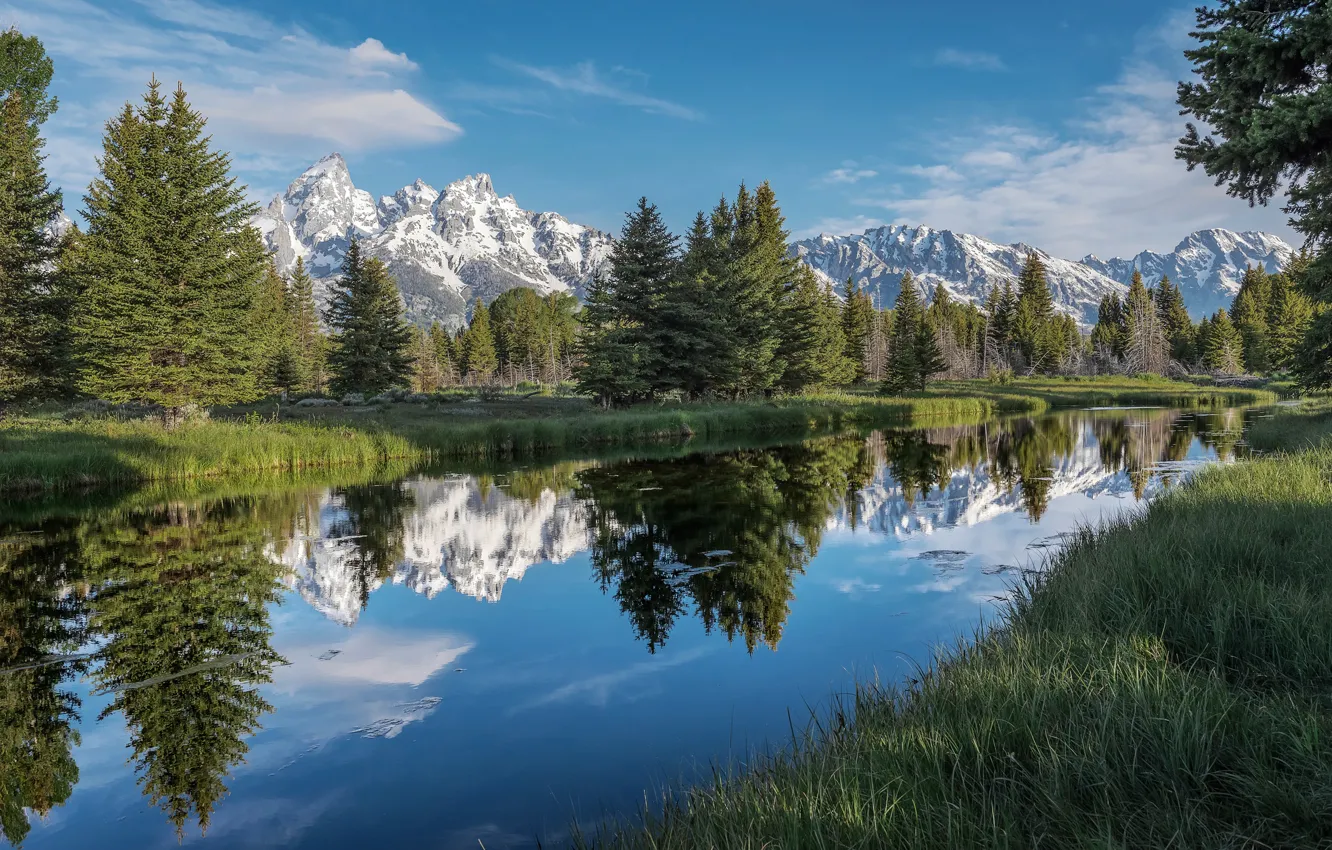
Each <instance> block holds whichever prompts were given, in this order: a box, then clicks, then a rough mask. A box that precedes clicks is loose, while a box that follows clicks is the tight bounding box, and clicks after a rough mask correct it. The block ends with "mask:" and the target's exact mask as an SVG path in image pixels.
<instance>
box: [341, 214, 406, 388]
mask: <svg viewBox="0 0 1332 850" xmlns="http://www.w3.org/2000/svg"><path fill="white" fill-rule="evenodd" d="M325 320H326V321H327V322H328V325H329V327H330V328H332V329H333V334H334V335H333V339H332V346H331V347H332V350H331V351H330V352H329V356H328V365H329V370H330V371H331V373H332V377H331V379H330V381H329V386H330V387H331V388H332V390H333V392H334V393H335V394H337V395H342V394H344V393H351V392H360V393H379V392H383V391H384V390H386V389H389V388H390V387H395V386H399V385H402V384H404V383H406V380H407V377H408V375H409V374H410V372H411V365H412V360H411V354H410V348H411V330H410V329H409V328H408V327H407V323H406V322H405V321H403V318H402V300H401V298H400V296H399V295H398V287H397V286H396V285H395V284H394V283H393V278H392V277H391V276H390V275H389V273H388V269H386V268H385V267H384V264H383V263H381V262H380V261H379V260H377V259H366V258H365V256H364V255H363V254H362V253H361V245H360V243H359V242H358V241H357V240H355V239H353V240H352V242H351V245H350V246H348V248H347V255H346V256H345V257H344V258H343V261H342V278H341V280H339V281H338V288H337V289H336V291H335V292H334V294H333V299H332V301H330V302H329V305H328V311H327V313H326V314H325Z"/></svg>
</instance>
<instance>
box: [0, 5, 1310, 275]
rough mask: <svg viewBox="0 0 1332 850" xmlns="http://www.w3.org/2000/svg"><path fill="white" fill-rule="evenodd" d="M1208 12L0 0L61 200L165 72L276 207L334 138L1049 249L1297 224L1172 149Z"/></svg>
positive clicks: (595, 211) (1128, 248)
mask: <svg viewBox="0 0 1332 850" xmlns="http://www.w3.org/2000/svg"><path fill="white" fill-rule="evenodd" d="M1195 2H1196V0H1187V2H1185V3H1181V4H1173V3H1163V2H1161V0H1116V2H1114V3H1111V4H1104V3H1102V4H1085V3H1068V2H1057V1H1056V0H1026V1H1025V2H1019V0H1014V2H1011V3H994V2H992V0H934V2H911V3H904V2H891V0H879V2H841V0H825V2H823V3H819V4H817V5H815V4H809V3H796V2H787V0H767V2H764V3H752V2H740V0H732V2H725V0H711V2H696V0H672V2H669V3H651V4H649V3H640V2H633V0H581V2H577V3H550V2H539V3H538V2H507V3H501V2H491V0H472V2H468V3H459V2H453V0H436V1H435V2H406V0H399V2H375V3H367V2H365V1H364V0H355V2H352V0H289V1H288V2H285V3H280V4H279V3H272V2H250V0H243V1H242V2H235V1H234V0H233V2H228V3H226V4H220V3H205V2H200V0H93V2H90V0H0V23H4V24H10V23H12V24H16V25H18V26H19V27H20V28H21V29H23V30H24V31H25V32H29V33H33V34H36V35H38V36H39V37H41V38H42V39H43V41H44V42H45V43H46V47H47V50H48V52H49V53H50V54H51V55H52V56H53V58H54V60H55V62H56V79H55V81H54V83H53V89H54V92H55V93H56V94H57V95H58V96H59V98H60V101H61V108H60V112H59V113H58V114H57V116H56V117H55V118H53V119H52V120H51V121H50V122H49V123H48V125H47V135H48V136H49V137H50V143H49V148H48V154H49V160H48V170H49V171H50V172H51V175H52V178H53V180H54V182H56V183H58V184H59V185H61V186H62V187H63V188H64V189H65V190H66V193H67V198H66V203H67V206H69V207H71V208H73V209H77V208H78V207H79V206H80V205H81V201H80V198H81V196H82V194H83V190H84V187H86V185H87V182H88V180H89V179H90V177H91V176H92V175H93V172H94V170H95V162H94V157H95V156H96V154H97V152H98V149H99V137H100V132H101V127H102V125H103V124H104V122H105V120H106V118H107V117H108V116H109V115H110V114H112V113H113V112H114V111H115V109H116V108H117V107H118V106H119V105H120V104H123V103H124V102H125V101H126V100H127V99H137V98H138V96H139V95H140V94H141V93H142V90H143V87H144V83H145V82H146V81H147V79H148V77H149V75H150V74H152V73H156V74H157V75H158V76H159V77H160V78H162V79H164V80H167V81H169V82H172V83H174V82H175V81H176V80H180V81H182V82H183V83H184V84H185V87H186V89H187V90H188V91H189V92H190V94H191V99H192V100H193V102H194V103H195V105H196V106H197V107H198V108H200V109H201V110H202V111H203V112H204V113H205V114H206V115H208V116H209V118H210V125H209V126H210V129H211V131H212V132H213V134H214V136H215V138H216V139H217V141H218V143H219V144H221V145H223V146H225V147H226V148H227V149H229V150H231V151H232V152H233V153H234V155H235V165H236V170H237V172H238V173H239V174H240V175H241V177H242V179H243V180H244V181H245V182H246V183H247V184H248V185H249V187H250V190H251V193H252V194H253V195H254V196H255V198H256V199H262V200H266V199H267V198H268V197H270V196H271V195H272V194H273V193H274V192H276V191H279V190H280V189H282V188H283V187H284V186H285V185H286V184H287V183H288V182H290V180H291V179H292V178H293V177H295V176H296V175H297V174H298V173H300V171H301V170H302V169H303V168H304V167H305V166H306V165H308V164H309V163H311V162H313V161H314V160H315V159H317V158H319V157H320V156H322V155H323V154H325V153H328V152H330V151H334V150H337V151H341V152H342V153H343V154H344V155H345V156H346V157H347V160H348V162H349V165H350V167H351V171H352V176H353V178H354V179H355V181H356V183H357V184H358V185H359V186H360V187H361V188H364V189H367V190H369V191H370V192H372V193H373V194H375V195H379V194H383V193H388V192H392V191H393V190H394V189H396V188H398V187H400V186H403V185H406V184H408V183H410V182H411V181H412V180H414V179H415V178H417V177H421V178H424V179H425V180H426V181H427V182H429V183H431V184H432V185H434V186H435V187H436V188H442V187H443V186H444V185H445V184H447V183H449V182H451V181H452V180H456V179H458V178H460V177H462V176H464V175H466V174H470V173H474V172H477V171H485V172H488V173H490V174H491V175H492V176H493V178H494V183H495V186H496V188H497V189H498V190H499V191H500V192H501V193H502V194H513V195H514V196H515V197H516V198H517V200H518V201H519V203H521V204H522V205H523V206H525V207H526V208H528V209H536V210H555V211H558V212H560V213H563V214H564V215H566V216H568V217H569V218H571V219H573V220H575V221H580V222H583V223H586V224H592V225H595V226H598V227H602V228H606V229H612V230H618V227H619V224H620V222H621V220H622V216H623V211H624V210H626V209H628V208H629V207H630V206H631V205H632V204H633V201H634V200H635V199H636V198H637V197H638V196H639V195H643V194H645V195H647V196H648V197H649V198H650V199H651V200H653V201H655V202H656V203H657V204H658V205H659V206H660V207H661V208H662V209H663V211H664V212H665V213H666V215H667V217H668V220H669V221H670V222H671V224H672V225H673V226H675V227H677V228H678V229H683V228H684V227H686V226H687V224H688V222H689V220H690V219H691V218H692V216H693V213H694V211H696V210H697V209H699V208H700V207H710V206H712V205H713V204H714V203H715V202H716V199H717V198H718V197H719V196H720V195H721V194H722V193H723V192H725V193H727V194H733V192H734V190H735V187H736V186H737V184H738V183H739V182H740V181H741V180H747V181H749V182H750V183H751V184H753V183H755V182H758V181H760V180H764V179H766V180H770V181H771V182H772V184H773V186H774V188H775V189H776V191H777V194H778V198H779V200H780V201H781V202H782V205H783V209H784V211H785V212H786V215H787V223H788V226H789V227H790V228H791V230H792V231H793V232H794V233H795V234H796V235H798V236H804V235H810V234H813V233H817V232H820V231H828V232H833V233H846V232H852V231H859V230H863V229H864V228H865V227H868V226H874V225H877V224H880V223H908V224H928V225H930V226H932V227H937V228H950V229H954V230H962V231H967V232H972V233H976V234H979V235H982V236H986V237H989V238H992V239H996V240H999V241H1003V242H1014V241H1025V242H1029V243H1031V244H1035V245H1039V246H1041V247H1043V248H1046V249H1048V250H1051V251H1053V252H1055V253H1056V254H1060V255H1063V256H1070V257H1081V256H1082V255H1084V254H1086V253H1092V252H1094V253H1096V254H1098V255H1100V256H1102V257H1107V256H1110V255H1114V254H1120V255H1124V254H1130V253H1136V252H1137V251H1139V250H1142V249H1153V250H1168V249H1170V248H1172V247H1173V246H1174V244H1175V243H1176V242H1177V241H1178V240H1179V239H1181V238H1182V237H1183V236H1185V235H1186V234H1187V233H1189V232H1191V231H1193V230H1196V229H1200V228H1204V227H1231V228H1235V229H1264V230H1269V231H1273V232H1277V233H1279V234H1281V235H1283V236H1285V237H1286V238H1287V239H1290V240H1293V239H1294V237H1293V235H1292V234H1291V232H1290V231H1289V229H1288V228H1287V227H1286V225H1285V216H1284V215H1283V214H1282V213H1281V212H1280V211H1279V210H1278V209H1275V208H1270V209H1258V210H1250V209H1249V208H1248V206H1247V205H1246V204H1245V203H1244V202H1242V201H1237V200H1234V199H1230V198H1228V197H1226V196H1225V194H1224V192H1223V191H1222V190H1220V189H1217V188H1215V187H1214V186H1212V184H1211V181H1210V180H1209V179H1208V178H1207V177H1206V176H1205V175H1203V174H1201V173H1197V174H1188V173H1187V172H1186V171H1185V169H1184V168H1183V166H1182V165H1181V164H1179V163H1177V162H1176V161H1175V160H1174V159H1173V156H1172V148H1173V144H1174V140H1175V139H1176V138H1177V137H1178V135H1179V133H1180V130H1181V128H1182V126H1183V120H1184V119H1182V118H1180V117H1179V116H1178V114H1177V110H1176V108H1175V107H1174V104H1173V96H1174V85H1175V82H1176V81H1177V80H1178V79H1180V77H1181V75H1182V74H1185V73H1187V70H1188V69H1187V65H1186V64H1185V62H1184V60H1183V57H1182V55H1181V51H1182V50H1183V49H1184V47H1186V46H1187V44H1188V41H1189V40H1188V30H1189V26H1190V24H1191V21H1192V19H1191V14H1190V9H1191V7H1192V6H1193V5H1194V4H1195Z"/></svg>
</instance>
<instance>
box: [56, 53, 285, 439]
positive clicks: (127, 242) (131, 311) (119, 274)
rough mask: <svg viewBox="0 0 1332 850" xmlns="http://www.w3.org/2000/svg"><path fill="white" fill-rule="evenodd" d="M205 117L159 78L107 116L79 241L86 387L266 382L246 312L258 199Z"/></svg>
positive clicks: (145, 389) (226, 390)
mask: <svg viewBox="0 0 1332 850" xmlns="http://www.w3.org/2000/svg"><path fill="white" fill-rule="evenodd" d="M203 128H204V119H203V118H202V117H201V116H200V115H199V114H198V113H196V112H194V111H193V110H192V109H191V108H190V105H189V103H188V101H187V100H186V97H185V92H184V90H183V89H180V88H177V89H176V93H175V96H174V98H173V99H172V101H171V104H170V105H169V106H168V104H167V103H166V101H165V100H163V98H162V96H161V94H160V93H159V85H158V83H157V81H156V80H153V82H152V83H150V84H149V87H148V92H147V94H146V95H145V96H144V102H143V105H142V106H141V107H139V108H138V109H137V110H136V109H134V108H133V107H131V106H130V105H129V104H126V105H125V108H124V110H122V111H121V113H120V114H119V115H118V116H117V117H116V118H114V119H112V121H111V122H110V123H109V124H108V125H107V132H106V137H105V140H104V143H103V151H104V152H103V156H102V159H101V172H102V173H101V176H100V177H98V178H97V179H96V180H94V181H93V183H92V185H91V186H90V187H89V189H88V196H87V198H85V202H86V206H87V210H86V217H87V219H88V234H87V237H86V238H85V239H84V240H82V243H83V244H82V245H81V246H80V255H81V256H80V263H79V269H80V274H81V289H82V297H81V299H80V303H79V306H78V341H79V349H80V350H79V356H80V359H81V363H82V368H81V374H80V385H81V387H82V389H83V390H84V391H85V392H87V393H89V394H90V395H94V396H98V397H100V398H105V399H108V400H110V401H144V402H154V403H157V404H161V405H163V406H165V407H166V408H168V410H178V409H179V408H180V407H182V406H184V405H186V404H189V403H200V404H227V403H232V402H242V401H249V400H253V399H255V398H258V397H259V395H260V389H259V385H258V382H257V381H256V375H257V374H258V372H259V369H258V368H257V365H258V363H259V361H260V360H261V358H262V353H263V352H262V347H261V345H260V343H259V341H258V340H256V339H254V338H253V336H252V335H251V333H250V330H249V328H248V327H247V320H248V319H249V318H250V315H251V312H250V311H251V308H252V305H253V303H254V299H255V296H256V291H257V289H258V287H259V286H260V285H261V283H262V281H263V279H264V272H265V268H266V266H267V262H268V260H267V257H266V254H265V251H264V248H263V244H262V243H261V242H260V239H259V234H258V232H257V231H256V230H255V229H254V228H253V227H250V226H249V224H248V222H249V219H250V217H251V215H253V214H254V212H255V211H256V208H255V206H254V205H253V204H249V203H246V202H245V201H244V197H245V189H244V187H242V186H239V185H237V184H236V181H235V179H234V178H232V177H230V176H228V169H229V166H230V160H229V158H228V157H227V155H226V154H224V153H219V152H215V151H213V150H211V149H210V148H209V139H208V138H207V137H205V136H204V135H203ZM169 418H173V417H170V416H169Z"/></svg>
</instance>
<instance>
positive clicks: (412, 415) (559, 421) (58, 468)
mask: <svg viewBox="0 0 1332 850" xmlns="http://www.w3.org/2000/svg"><path fill="white" fill-rule="evenodd" d="M1276 398H1277V395H1276V394H1275V393H1273V392H1271V391H1269V390H1265V389H1249V388H1235V387H1218V386H1203V385H1198V384H1189V383H1183V382H1178V381H1167V380H1161V379H1124V378H1118V379H1032V380H1016V381H1012V382H1011V383H1003V384H1000V383H994V382H986V381H951V382H939V383H938V384H936V385H935V386H934V387H932V388H931V389H930V390H929V391H927V392H924V393H915V394H910V395H905V396H898V397H883V396H876V395H871V394H868V393H852V392H831V393H822V394H811V395H803V396H794V397H787V398H776V399H772V400H768V401H761V402H760V401H744V402H733V403H713V404H702V403H691V404H663V405H640V406H637V407H633V408H629V409H624V410H610V411H604V410H601V409H599V408H597V407H596V406H594V405H593V404H591V403H590V402H587V401H586V400H582V399H554V398H546V399H534V400H528V399H522V398H518V397H513V398H508V399H496V400H489V401H487V400H482V399H471V400H464V401H456V400H455V401H431V402H426V403H414V404H385V405H375V406H360V407H344V406H332V407H296V406H293V405H284V406H277V405H276V403H269V404H259V405H253V406H249V407H245V408H230V409H225V408H224V409H219V410H217V411H215V413H214V416H213V418H212V419H209V420H205V421H201V422H196V423H186V424H183V425H179V426H176V427H173V428H166V427H164V426H163V425H162V424H161V423H160V421H155V420H151V419H137V420H127V421H122V420H120V419H117V418H115V417H113V416H109V415H105V414H103V415H91V416H86V417H83V418H80V417H79V416H72V417H71V416H70V415H69V411H68V410H67V409H66V410H57V409H53V408H49V407H43V408H34V409H31V410H29V411H26V412H23V411H20V412H18V413H17V414H14V415H11V416H10V417H9V418H7V419H5V420H0V492H34V491H36V492H40V491H47V490H69V489H77V488H90V487H98V486H106V485H134V484H145V483H152V482H161V481H182V480H190V479H196V478H217V477H225V476H237V475H240V476H244V475H257V474H274V473H290V472H301V471H307V470H327V469H332V468H337V467H347V468H353V467H359V468H363V467H370V466H376V465H382V464H384V463H386V462H390V461H392V462H395V463H397V464H399V465H402V466H404V468H410V467H411V465H412V464H417V465H423V464H426V463H430V462H440V461H444V460H451V459H503V458H513V457H535V456H540V455H543V454H548V453H551V452H556V451H560V450H567V449H574V448H586V449H597V448H607V447H623V446H634V445H650V444H657V443H671V442H688V441H691V440H704V439H708V438H715V437H719V436H723V435H740V434H766V435H777V434H780V435H790V436H793V437H797V436H809V435H815V434H831V433H837V432H839V431H842V430H845V429H848V428H854V427H862V426H871V425H893V424H900V425H904V426H906V425H911V424H914V423H920V422H937V421H939V420H941V419H947V420H953V421H959V422H966V421H978V420H981V419H985V418H988V417H992V416H997V415H1002V414H1024V413H1025V414H1039V413H1042V412H1044V411H1046V410H1049V409H1052V408H1060V407H1092V406H1102V405H1154V406H1169V407H1188V408H1192V407H1216V406H1244V405H1254V404H1262V403H1268V402H1273V401H1275V400H1276ZM469 401H470V402H471V403H469Z"/></svg>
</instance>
